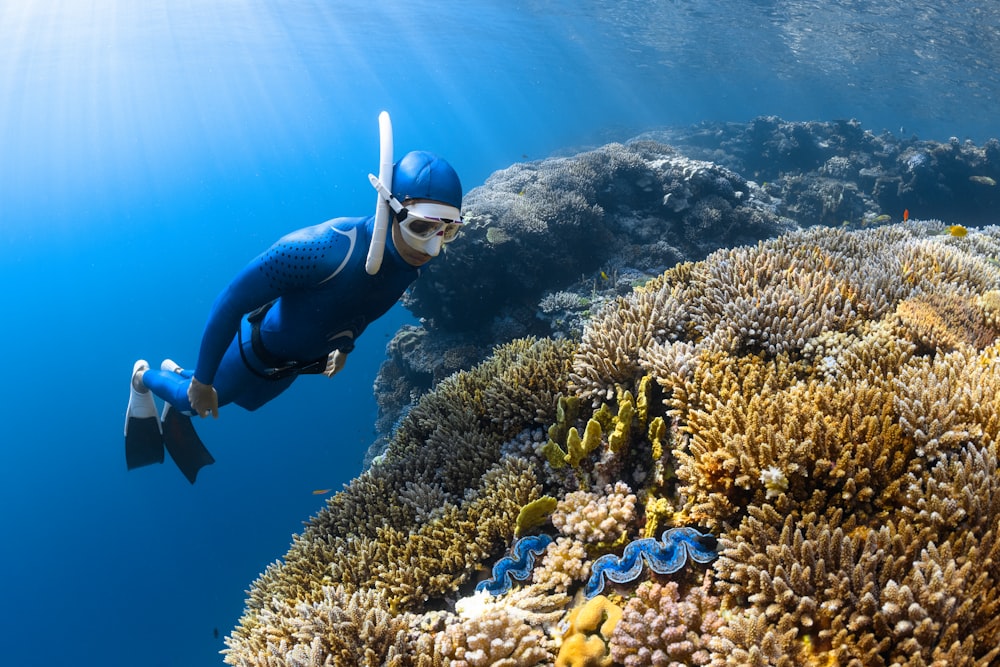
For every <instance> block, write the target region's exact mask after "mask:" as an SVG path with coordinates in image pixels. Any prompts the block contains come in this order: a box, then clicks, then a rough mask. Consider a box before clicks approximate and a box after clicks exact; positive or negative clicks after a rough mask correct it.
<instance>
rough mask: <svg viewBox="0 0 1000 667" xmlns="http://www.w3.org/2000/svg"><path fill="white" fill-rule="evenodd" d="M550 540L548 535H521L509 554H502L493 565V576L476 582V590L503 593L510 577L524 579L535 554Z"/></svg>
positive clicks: (508, 588) (543, 548)
mask: <svg viewBox="0 0 1000 667" xmlns="http://www.w3.org/2000/svg"><path fill="white" fill-rule="evenodd" d="M551 542H552V538H551V537H549V536H548V535H544V534H543V535H529V536H528V537H522V538H521V539H519V540H518V541H517V542H514V546H513V547H511V550H510V551H511V555H510V556H504V557H503V558H501V559H500V560H498V561H497V563H496V565H494V566H493V577H492V578H491V579H486V580H484V581H480V582H479V583H478V584H476V592H477V593H479V592H481V591H486V592H488V593H490V594H491V595H494V596H496V595H503V594H504V593H506V592H507V591H509V590H510V588H511V586H513V585H514V582H512V581H511V579H517V580H518V581H524V580H525V579H527V578H528V576H529V575H530V574H531V568H533V567H534V566H535V556H540V555H542V553H543V552H544V551H545V548H546V547H547V546H549V544H550V543H551Z"/></svg>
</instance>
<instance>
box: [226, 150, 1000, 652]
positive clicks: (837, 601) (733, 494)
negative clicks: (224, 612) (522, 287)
mask: <svg viewBox="0 0 1000 667" xmlns="http://www.w3.org/2000/svg"><path fill="white" fill-rule="evenodd" d="M800 138H801V137H800ZM819 157H820V158H822V160H821V163H822V164H827V163H829V159H830V157H831V156H823V155H821V156H819ZM623 159H624V158H623ZM567 168H569V167H567ZM623 168H626V167H623ZM699 168H700V166H699V165H697V164H694V163H691V164H689V165H688V169H689V170H690V169H694V170H695V171H697V170H698V169H699ZM828 169H829V170H831V173H832V172H833V171H834V170H835V169H844V170H847V171H850V168H849V165H843V164H841V165H839V166H838V165H837V164H831V165H829V166H828ZM692 173H693V172H692ZM703 177H705V178H707V176H697V177H696V178H703ZM716 187H719V188H721V187H722V186H721V185H718V184H717V186H716ZM734 191H736V192H739V191H741V190H739V189H738V188H735V189H734ZM586 194H587V193H586V192H585V193H584V194H583V195H580V196H581V197H584V200H586V196H585V195H586ZM635 196H637V197H640V198H641V197H642V196H644V195H635ZM720 196H721V195H720ZM566 201H576V200H575V199H574V198H573V197H570V198H569V199H568V200H566ZM685 210H686V209H685ZM581 215H582V214H581ZM587 220H589V221H590V222H592V221H593V220H592V219H591V218H587V219H586V220H585V219H584V218H582V217H581V222H580V224H581V225H582V224H584V223H587ZM587 224H589V223H587ZM946 229H947V227H946V225H945V223H943V222H940V221H914V220H911V221H909V222H907V223H905V224H896V225H888V226H882V227H877V228H863V229H843V228H815V229H809V230H804V231H797V232H793V233H790V234H786V235H784V236H781V237H779V238H777V239H773V240H769V241H764V242H761V243H757V244H755V245H751V246H744V247H739V248H732V249H720V250H717V251H715V252H713V253H712V254H711V255H709V256H708V257H707V258H706V259H705V260H704V261H700V262H695V263H683V264H679V265H677V266H675V267H673V268H671V269H668V270H666V271H665V272H663V273H662V274H661V275H660V276H659V277H657V278H654V279H652V280H650V281H648V282H647V283H646V284H644V285H643V286H641V287H639V288H637V289H635V290H634V291H632V292H631V293H630V294H628V295H623V296H620V297H618V298H616V299H614V300H613V301H610V302H608V303H607V304H606V305H605V306H604V307H603V308H602V309H601V310H600V311H599V312H597V313H596V314H595V315H594V316H593V317H592V318H591V319H590V320H589V321H588V323H587V326H586V329H585V330H584V331H583V332H582V335H581V336H580V339H579V343H573V342H569V341H567V340H565V339H519V340H517V341H514V342H512V343H510V344H507V345H504V346H501V347H498V348H497V349H496V350H495V352H494V354H493V356H491V357H490V358H489V359H488V360H487V361H485V362H483V363H482V364H480V365H479V366H476V367H475V368H472V369H471V370H469V371H463V372H459V373H457V374H454V375H451V376H449V377H447V378H445V379H443V380H442V381H440V382H439V383H438V384H437V386H436V387H435V388H434V389H432V390H431V391H430V392H429V393H427V394H425V395H424V396H422V397H421V398H420V399H419V401H418V402H417V403H416V404H415V405H414V406H413V407H412V409H410V410H409V411H408V413H407V414H406V416H405V417H404V418H403V419H402V420H401V421H400V422H399V424H398V426H397V428H396V429H395V432H394V434H393V437H392V440H391V444H390V447H389V449H388V451H387V453H386V454H385V456H384V457H382V458H381V459H380V461H379V462H378V463H376V464H374V465H373V466H372V467H371V468H370V469H369V470H367V471H366V472H365V473H364V474H363V475H361V476H360V477H359V478H357V479H356V480H354V481H353V482H352V483H351V484H350V485H348V486H347V487H346V488H345V489H344V490H343V491H341V492H340V493H338V494H336V495H335V496H333V497H332V498H330V499H329V501H328V503H327V507H326V508H325V509H324V510H323V511H321V512H320V513H319V514H318V515H317V516H316V517H314V518H313V519H312V520H311V521H310V522H309V524H308V525H307V527H306V529H305V531H304V532H303V533H302V535H299V536H297V537H296V538H295V540H294V543H293V545H292V547H291V549H290V550H289V552H288V554H287V555H286V556H285V558H284V559H283V560H282V561H281V562H278V563H275V564H273V565H271V566H270V567H269V568H268V569H267V571H265V572H264V573H263V574H262V575H261V577H260V579H258V581H257V582H255V583H254V585H253V588H252V590H251V591H250V594H249V598H248V600H247V608H246V610H245V613H244V616H243V618H242V619H241V621H240V625H239V626H238V627H237V628H236V629H235V630H234V631H233V633H232V635H231V636H230V637H229V638H228V639H227V644H228V646H229V649H228V651H227V652H226V660H227V662H229V663H230V664H233V665H278V664H309V662H310V661H311V662H312V663H314V664H323V663H324V662H325V663H327V664H334V665H340V664H344V665H347V664H364V665H383V664H384V665H399V666H400V667H405V666H407V665H418V666H420V667H438V666H441V667H444V666H445V665H451V664H469V665H472V664H487V663H490V662H494V663H496V664H509V665H515V664H528V665H534V664H539V665H542V664H553V663H556V664H566V665H571V664H615V663H618V664H627V665H630V666H635V667H639V666H645V665H661V664H670V663H671V662H676V663H688V664H706V665H713V666H716V667H721V666H722V665H820V664H824V665H825V664H863V665H876V666H878V665H885V666H888V665H912V666H914V667H916V666H917V665H927V664H941V665H944V664H947V665H961V666H965V665H970V666H971V665H976V666H985V665H990V664H996V663H997V662H998V661H1000V474H998V473H1000V471H998V466H1000V463H998V459H1000V435H998V434H1000V341H998V338H1000V328H998V326H997V322H998V319H1000V318H998V317H997V312H998V307H997V296H996V294H997V291H998V290H1000V266H998V262H997V257H998V256H1000V228H997V227H986V228H982V229H969V230H968V233H967V234H966V235H965V236H962V237H956V236H954V235H952V234H949V233H946ZM494 241H496V242H500V241H498V240H497V239H496V238H495V239H494ZM591 423H593V424H596V426H594V427H591V435H589V436H588V435H587V429H588V425H589V424H591ZM574 432H575V434H576V436H575V438H572V437H571V433H574ZM581 434H582V435H581ZM547 435H548V436H549V437H548V438H547V437H546V436H547ZM577 438H578V439H579V443H576V439H577ZM549 439H551V440H552V441H554V442H556V444H557V445H558V446H559V448H560V451H562V452H563V465H562V466H561V467H559V466H555V465H553V459H552V458H550V457H549V455H548V454H551V453H552V449H551V447H550V446H549ZM571 439H572V442H573V443H575V444H573V446H570V444H569V443H570V441H571ZM585 440H586V441H587V444H586V446H584V445H583V442H584V441H585ZM563 446H565V447H566V449H561V448H562V447H563ZM571 450H572V452H573V454H572V456H571V459H570V461H566V460H565V456H566V455H567V454H569V453H570V451H571ZM546 496H547V497H551V498H552V499H555V509H554V511H553V512H552V514H551V515H550V518H551V521H552V526H553V527H554V529H555V530H556V531H558V534H557V535H555V539H554V540H553V541H552V542H551V543H550V544H548V545H547V547H546V548H545V551H544V553H542V554H540V555H539V556H538V558H536V560H535V567H534V570H533V572H532V575H531V578H530V580H528V579H525V581H524V584H522V585H521V586H517V587H513V588H512V589H511V590H508V591H506V592H502V594H500V595H498V596H496V597H494V596H491V595H486V594H482V593H480V594H476V593H474V591H473V589H474V588H475V581H476V579H477V578H483V577H484V576H485V575H486V574H487V569H488V568H489V566H490V565H491V564H492V563H494V562H495V561H496V559H497V558H499V557H500V556H501V555H502V554H503V551H504V549H505V548H506V547H507V545H509V544H511V543H512V541H513V539H514V533H515V530H516V527H517V523H518V517H519V516H520V515H521V513H522V510H524V509H525V508H526V507H528V508H532V509H531V510H530V511H529V512H528V514H532V515H536V514H537V516H536V518H538V517H540V516H542V515H543V513H542V512H541V511H539V512H535V509H534V508H538V507H543V504H539V505H533V503H536V501H538V500H539V499H540V498H543V497H546ZM546 502H548V501H546ZM548 504H549V505H551V502H548ZM684 526H700V527H701V528H702V529H706V530H708V531H709V532H711V533H712V534H713V535H717V536H718V544H717V550H718V557H717V558H716V559H715V560H713V561H712V562H711V563H710V564H709V565H708V567H707V568H704V574H705V577H704V578H703V579H702V578H700V574H701V573H702V571H703V569H702V568H698V569H694V568H682V569H680V570H678V571H676V572H675V573H674V574H673V575H671V577H672V579H671V580H670V581H667V580H665V578H664V575H660V574H657V573H656V572H652V573H650V575H649V577H650V579H649V581H646V582H643V583H642V584H640V585H638V586H623V587H620V588H618V589H617V590H616V592H615V593H614V594H613V595H611V598H612V599H611V600H608V599H606V598H604V599H602V597H601V596H596V597H594V598H593V600H599V602H597V603H595V606H587V605H581V606H580V607H578V608H575V609H574V610H568V609H567V608H568V607H569V605H570V601H571V599H573V597H574V596H575V597H576V599H577V600H579V599H580V598H581V597H583V592H584V591H585V590H586V587H587V586H586V585H587V581H588V579H591V578H593V577H594V576H597V578H598V580H600V579H601V577H602V576H606V575H607V572H608V571H607V570H605V569H603V568H604V567H606V566H604V565H601V563H606V562H609V561H610V560H611V559H608V561H602V560H601V559H600V557H599V556H601V555H602V554H608V553H609V552H614V553H619V550H621V549H626V547H625V545H626V544H629V543H634V541H635V540H642V539H643V538H650V537H652V535H662V534H664V533H666V535H667V536H670V535H671V534H683V529H682V527H684ZM678 529H681V532H680V533H671V531H678ZM639 544H649V543H647V542H639ZM661 546H662V545H661ZM674 546H675V549H674V554H675V555H676V554H677V553H678V552H679V551H685V553H687V552H686V549H687V546H686V543H685V544H682V545H674ZM640 551H641V550H640ZM613 558H617V557H616V556H615V557H613ZM640 559H641V556H640V555H634V558H632V559H631V560H630V561H629V563H627V564H626V565H628V564H635V563H641V560H640ZM667 560H668V561H671V562H670V563H669V565H670V567H667V568H663V569H672V566H673V562H672V560H671V559H669V558H668V559H667ZM626 569H629V568H628V567H626ZM699 581H701V582H702V583H701V586H700V587H699V586H698V582H699ZM593 600H592V602H593ZM619 603H620V604H619ZM612 607H615V608H618V609H621V608H622V607H624V609H625V612H624V614H623V616H622V618H623V620H622V621H621V622H620V623H618V627H617V628H615V629H614V630H611V629H610V627H612V626H614V623H612V621H613V620H614V618H615V615H614V610H613V609H612ZM344 637H350V638H351V640H352V642H351V644H350V645H347V643H346V640H345V639H344ZM463 661H464V662H463Z"/></svg>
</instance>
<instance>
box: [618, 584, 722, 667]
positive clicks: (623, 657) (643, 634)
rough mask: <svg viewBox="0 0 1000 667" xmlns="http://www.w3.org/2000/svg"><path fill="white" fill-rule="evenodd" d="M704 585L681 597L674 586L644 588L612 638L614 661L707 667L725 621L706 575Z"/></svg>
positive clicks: (643, 666) (636, 666)
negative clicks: (709, 648) (705, 666)
mask: <svg viewBox="0 0 1000 667" xmlns="http://www.w3.org/2000/svg"><path fill="white" fill-rule="evenodd" d="M703 582H704V583H703V584H702V585H701V586H699V587H691V588H689V589H688V590H687V592H686V593H685V594H684V595H683V596H682V595H681V587H680V585H679V584H678V583H677V582H675V581H669V582H667V583H666V584H662V585H661V584H658V583H653V582H644V583H643V584H641V585H640V586H639V588H638V590H637V591H636V596H635V597H634V598H632V599H631V600H629V601H628V604H627V605H625V609H624V610H623V613H622V620H621V621H620V622H619V623H618V625H617V626H616V627H615V631H614V634H613V635H612V636H611V657H613V658H614V659H615V661H616V662H618V663H620V664H622V665H624V666H625V667H681V666H682V665H707V664H708V662H709V659H710V656H711V654H710V652H709V650H708V647H709V644H710V643H711V642H712V638H713V637H714V635H715V632H716V631H717V630H718V628H719V626H721V625H722V623H723V621H722V617H721V616H720V615H719V605H720V600H719V599H718V598H717V597H715V596H713V595H712V594H711V592H710V587H711V583H712V579H711V577H710V576H709V575H707V574H706V576H705V577H704V578H703Z"/></svg>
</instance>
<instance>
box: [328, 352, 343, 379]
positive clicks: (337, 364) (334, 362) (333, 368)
mask: <svg viewBox="0 0 1000 667" xmlns="http://www.w3.org/2000/svg"><path fill="white" fill-rule="evenodd" d="M346 361H347V353H346V352H341V351H340V350H334V351H333V352H331V353H330V356H329V357H327V358H326V370H325V371H323V375H325V376H327V377H328V378H332V377H333V376H334V375H336V374H337V373H339V372H340V370H341V369H342V368H343V367H344V362H346Z"/></svg>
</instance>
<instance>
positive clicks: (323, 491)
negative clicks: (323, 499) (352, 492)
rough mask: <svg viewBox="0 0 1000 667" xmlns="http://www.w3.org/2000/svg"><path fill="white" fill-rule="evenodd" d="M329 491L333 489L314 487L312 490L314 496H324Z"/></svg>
mask: <svg viewBox="0 0 1000 667" xmlns="http://www.w3.org/2000/svg"><path fill="white" fill-rule="evenodd" d="M331 491H333V489H316V490H315V491H313V495H314V496H325V495H326V494H328V493H330V492H331Z"/></svg>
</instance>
